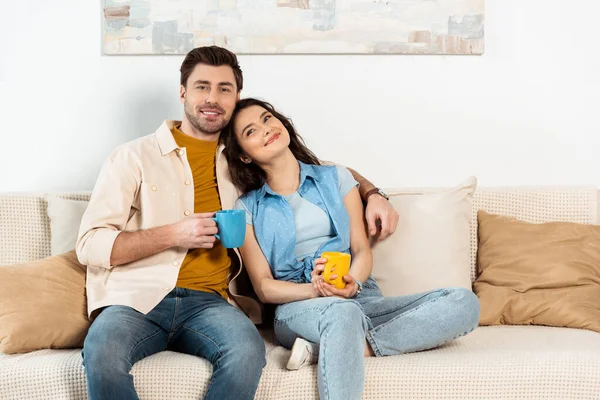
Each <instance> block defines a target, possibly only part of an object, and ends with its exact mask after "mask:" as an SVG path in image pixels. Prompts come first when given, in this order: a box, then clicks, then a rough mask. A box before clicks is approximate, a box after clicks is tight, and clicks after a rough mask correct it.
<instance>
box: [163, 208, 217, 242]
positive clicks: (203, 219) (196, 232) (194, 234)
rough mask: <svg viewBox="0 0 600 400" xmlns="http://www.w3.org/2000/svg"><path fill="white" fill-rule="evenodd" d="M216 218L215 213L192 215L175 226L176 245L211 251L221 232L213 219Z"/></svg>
mask: <svg viewBox="0 0 600 400" xmlns="http://www.w3.org/2000/svg"><path fill="white" fill-rule="evenodd" d="M214 216H215V213H203V214H192V215H190V216H188V217H185V218H184V219H182V220H181V221H179V222H177V223H176V224H174V225H173V229H174V240H175V245H176V246H177V247H183V248H185V249H211V248H212V247H213V246H214V244H215V240H216V238H215V234H217V233H218V232H219V229H218V228H217V223H216V222H215V221H214V220H213V219H212V217H214Z"/></svg>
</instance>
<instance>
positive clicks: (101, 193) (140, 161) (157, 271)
mask: <svg viewBox="0 0 600 400" xmlns="http://www.w3.org/2000/svg"><path fill="white" fill-rule="evenodd" d="M180 123H181V122H179V121H165V122H164V123H163V124H162V125H161V126H160V127H159V128H158V130H157V131H156V132H155V133H154V134H151V135H148V136H144V137H142V138H139V139H137V140H134V141H131V142H128V143H125V144H123V145H121V146H119V147H118V148H117V149H116V150H115V151H113V152H112V154H110V155H109V157H108V158H107V160H106V161H105V163H104V165H103V166H102V169H101V171H100V174H99V177H98V180H97V182H96V186H95V187H94V191H93V192H92V196H91V199H90V203H89V206H88V208H87V210H86V212H85V214H84V215H83V219H82V221H81V227H80V230H79V238H78V240H77V246H76V250H77V256H78V258H79V261H80V262H81V263H82V264H84V265H87V266H88V267H87V285H86V286H87V297H88V314H89V315H92V312H93V311H95V310H97V309H99V308H101V307H105V306H108V305H116V304H119V305H126V306H130V307H132V308H134V309H136V310H138V311H139V312H141V313H144V314H147V313H148V312H149V311H150V310H152V309H153V308H154V307H155V306H156V305H157V304H158V303H159V302H160V301H161V300H162V299H163V298H164V297H165V296H166V295H167V294H168V293H169V292H170V291H171V290H172V289H173V288H174V287H175V284H176V282H177V277H178V275H179V268H180V266H181V263H182V262H183V259H184V258H185V255H186V253H187V249H184V248H179V247H175V248H171V249H168V250H165V251H163V252H161V253H158V254H155V255H153V256H151V257H147V258H144V259H142V260H139V261H136V262H132V263H129V264H125V265H121V266H118V267H115V266H112V265H110V255H111V252H112V248H113V244H114V242H115V239H116V238H117V236H118V235H119V233H121V232H123V231H135V230H138V229H149V228H155V227H158V226H163V225H169V224H173V223H175V222H178V221H180V220H181V219H183V218H185V217H186V216H188V215H190V214H191V213H193V212H194V184H193V182H194V181H193V178H192V171H191V169H190V165H189V163H188V159H187V156H186V149H185V148H184V147H181V148H180V147H178V146H177V143H176V142H175V139H174V138H173V135H172V134H171V129H172V128H173V127H174V126H175V125H177V124H180ZM222 152H223V146H219V147H218V148H217V154H216V177H217V184H218V188H219V197H220V199H221V207H222V208H223V209H231V208H233V205H234V203H235V201H236V200H237V198H238V197H239V192H238V191H237V190H236V188H235V186H234V185H233V184H232V183H231V180H230V178H229V172H228V169H227V161H226V160H225V156H223V154H222ZM230 256H231V257H232V263H231V264H232V267H231V273H230V282H229V296H230V297H229V301H230V302H231V303H232V304H233V305H235V306H237V307H238V308H241V309H242V310H243V311H244V312H245V313H246V314H247V315H248V316H249V317H250V319H251V320H252V321H253V322H255V323H260V322H261V319H262V314H261V306H260V304H259V303H258V302H257V301H256V300H255V297H254V296H253V295H252V293H251V292H248V293H240V292H239V291H238V287H240V288H248V287H251V286H250V285H248V282H244V283H243V284H240V285H238V283H239V281H240V280H242V279H247V275H246V274H242V264H241V258H240V255H239V253H238V251H237V250H235V252H230ZM246 290H248V289H246Z"/></svg>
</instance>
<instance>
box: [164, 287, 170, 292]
mask: <svg viewBox="0 0 600 400" xmlns="http://www.w3.org/2000/svg"><path fill="white" fill-rule="evenodd" d="M163 290H164V291H165V292H168V291H169V290H171V289H169V288H168V287H164V288H163Z"/></svg>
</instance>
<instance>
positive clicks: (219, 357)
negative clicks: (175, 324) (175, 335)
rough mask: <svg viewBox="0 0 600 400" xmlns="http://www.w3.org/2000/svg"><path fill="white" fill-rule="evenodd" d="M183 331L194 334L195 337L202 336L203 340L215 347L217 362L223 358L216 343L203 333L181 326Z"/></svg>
mask: <svg viewBox="0 0 600 400" xmlns="http://www.w3.org/2000/svg"><path fill="white" fill-rule="evenodd" d="M183 329H185V330H188V331H190V332H194V333H195V334H196V335H199V336H202V337H203V338H205V339H207V340H208V341H209V342H211V343H212V344H214V345H215V347H216V348H217V357H218V359H217V361H218V360H220V359H221V357H223V353H221V348H220V347H219V345H218V344H217V342H215V341H214V340H212V339H211V338H210V337H208V336H206V335H205V334H204V333H202V332H198V331H197V330H195V329H192V328H190V327H187V326H185V325H184V326H183Z"/></svg>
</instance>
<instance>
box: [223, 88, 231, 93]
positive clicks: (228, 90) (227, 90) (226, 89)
mask: <svg viewBox="0 0 600 400" xmlns="http://www.w3.org/2000/svg"><path fill="white" fill-rule="evenodd" d="M221 91H222V92H231V89H229V88H227V87H225V88H221Z"/></svg>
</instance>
